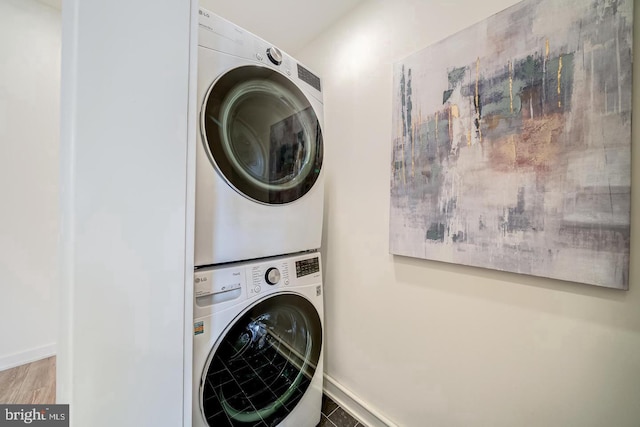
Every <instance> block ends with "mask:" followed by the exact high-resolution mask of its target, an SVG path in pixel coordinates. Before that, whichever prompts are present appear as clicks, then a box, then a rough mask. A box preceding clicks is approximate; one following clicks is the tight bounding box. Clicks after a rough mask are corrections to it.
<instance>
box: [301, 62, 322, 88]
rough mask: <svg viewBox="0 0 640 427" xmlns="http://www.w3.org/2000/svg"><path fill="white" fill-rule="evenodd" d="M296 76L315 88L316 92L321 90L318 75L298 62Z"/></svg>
mask: <svg viewBox="0 0 640 427" xmlns="http://www.w3.org/2000/svg"><path fill="white" fill-rule="evenodd" d="M298 78H299V79H300V80H302V81H303V82H307V83H309V85H311V86H312V87H314V88H316V89H317V90H318V92H322V90H321V89H320V77H318V76H316V75H315V74H313V73H312V72H311V71H309V70H307V69H306V68H304V67H303V66H302V65H300V64H298Z"/></svg>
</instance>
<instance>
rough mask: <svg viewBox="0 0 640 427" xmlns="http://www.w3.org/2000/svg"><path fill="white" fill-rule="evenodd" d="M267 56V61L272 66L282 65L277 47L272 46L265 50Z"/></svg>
mask: <svg viewBox="0 0 640 427" xmlns="http://www.w3.org/2000/svg"><path fill="white" fill-rule="evenodd" d="M267 56H268V57H269V60H270V61H271V62H273V63H274V64H276V65H280V64H282V52H280V49H278V48H277V47H275V46H272V47H270V48H269V49H267Z"/></svg>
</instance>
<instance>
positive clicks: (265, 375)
mask: <svg viewBox="0 0 640 427" xmlns="http://www.w3.org/2000/svg"><path fill="white" fill-rule="evenodd" d="M321 347H322V324H321V323H320V317H319V316H318V312H317V311H316V309H315V307H314V306H313V304H311V303H310V302H309V301H308V300H307V299H305V298H303V297H301V296H299V295H296V294H278V295H275V296H272V297H268V298H266V299H264V300H262V301H261V302H259V303H257V304H256V305H254V306H253V307H251V308H249V309H248V310H247V311H246V312H244V313H243V314H242V315H241V316H239V317H238V318H236V319H235V320H234V322H233V324H232V325H231V326H230V327H229V329H228V330H227V331H226V333H225V334H224V335H223V336H222V338H221V339H220V340H219V341H218V342H217V343H216V345H215V346H214V348H213V350H212V353H211V354H210V355H209V359H208V362H207V366H205V369H204V371H203V374H204V375H203V377H202V382H201V384H200V399H201V400H200V402H201V409H202V413H203V415H204V418H205V419H206V421H207V424H208V425H210V426H212V427H225V426H230V427H237V426H243V427H247V426H260V427H267V426H275V425H277V424H278V423H280V422H281V421H282V420H283V419H285V418H286V417H287V415H288V414H289V413H290V412H291V411H292V410H293V409H294V408H295V406H296V405H297V404H298V402H299V401H300V399H301V398H302V396H303V395H304V393H305V392H306V390H307V388H308V387H309V385H310V383H311V379H312V378H313V375H314V373H315V371H316V367H317V365H318V361H319V360H320V349H321Z"/></svg>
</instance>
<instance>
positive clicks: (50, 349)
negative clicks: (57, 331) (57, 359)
mask: <svg viewBox="0 0 640 427" xmlns="http://www.w3.org/2000/svg"><path fill="white" fill-rule="evenodd" d="M55 354H56V345H55V344H49V345H45V346H42V347H38V348H34V349H31V350H27V351H21V352H19V353H13V354H9V355H6V356H0V371H4V370H5V369H11V368H15V367H16V366H20V365H25V364H27V363H31V362H35V361H36V360H42V359H46V358H47V357H51V356H55Z"/></svg>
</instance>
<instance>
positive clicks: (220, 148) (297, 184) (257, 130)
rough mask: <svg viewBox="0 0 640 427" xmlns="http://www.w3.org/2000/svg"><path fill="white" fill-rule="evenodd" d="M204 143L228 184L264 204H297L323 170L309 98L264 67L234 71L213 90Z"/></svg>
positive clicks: (317, 126)
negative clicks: (295, 202)
mask: <svg viewBox="0 0 640 427" xmlns="http://www.w3.org/2000/svg"><path fill="white" fill-rule="evenodd" d="M202 111H203V114H202V122H201V125H202V129H201V131H202V136H203V138H202V140H203V142H204V144H205V149H207V150H208V152H209V154H210V158H211V160H212V162H213V164H214V165H215V167H216V168H217V170H218V172H219V173H221V174H222V176H223V177H224V178H225V180H226V181H227V182H228V183H229V184H230V185H231V186H232V187H233V188H234V189H235V190H236V191H238V192H239V193H240V194H242V195H244V196H246V197H248V198H250V199H252V200H255V201H258V202H261V203H265V204H283V203H290V202H293V201H295V200H297V199H299V198H300V197H302V196H304V194H306V193H307V192H308V191H309V190H310V189H311V188H312V187H313V184H314V183H315V182H316V180H317V178H318V176H319V174H320V170H321V168H322V158H323V145H322V131H321V129H320V122H319V121H318V117H317V116H316V113H315V111H314V109H313V107H312V105H311V104H310V102H309V100H308V99H307V97H306V96H305V95H304V93H302V91H301V90H300V89H298V87H296V86H295V85H294V84H293V83H292V82H291V81H290V80H289V79H287V78H286V77H285V76H283V75H282V74H280V73H278V72H276V71H274V70H271V69H269V68H265V67H258V66H243V67H238V68H235V69H232V70H231V71H229V72H227V73H225V74H224V75H223V76H221V77H220V78H219V79H217V80H216V81H215V82H214V83H213V84H212V85H211V87H210V89H209V91H208V93H207V95H206V97H205V101H204V108H203V110H202Z"/></svg>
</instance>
